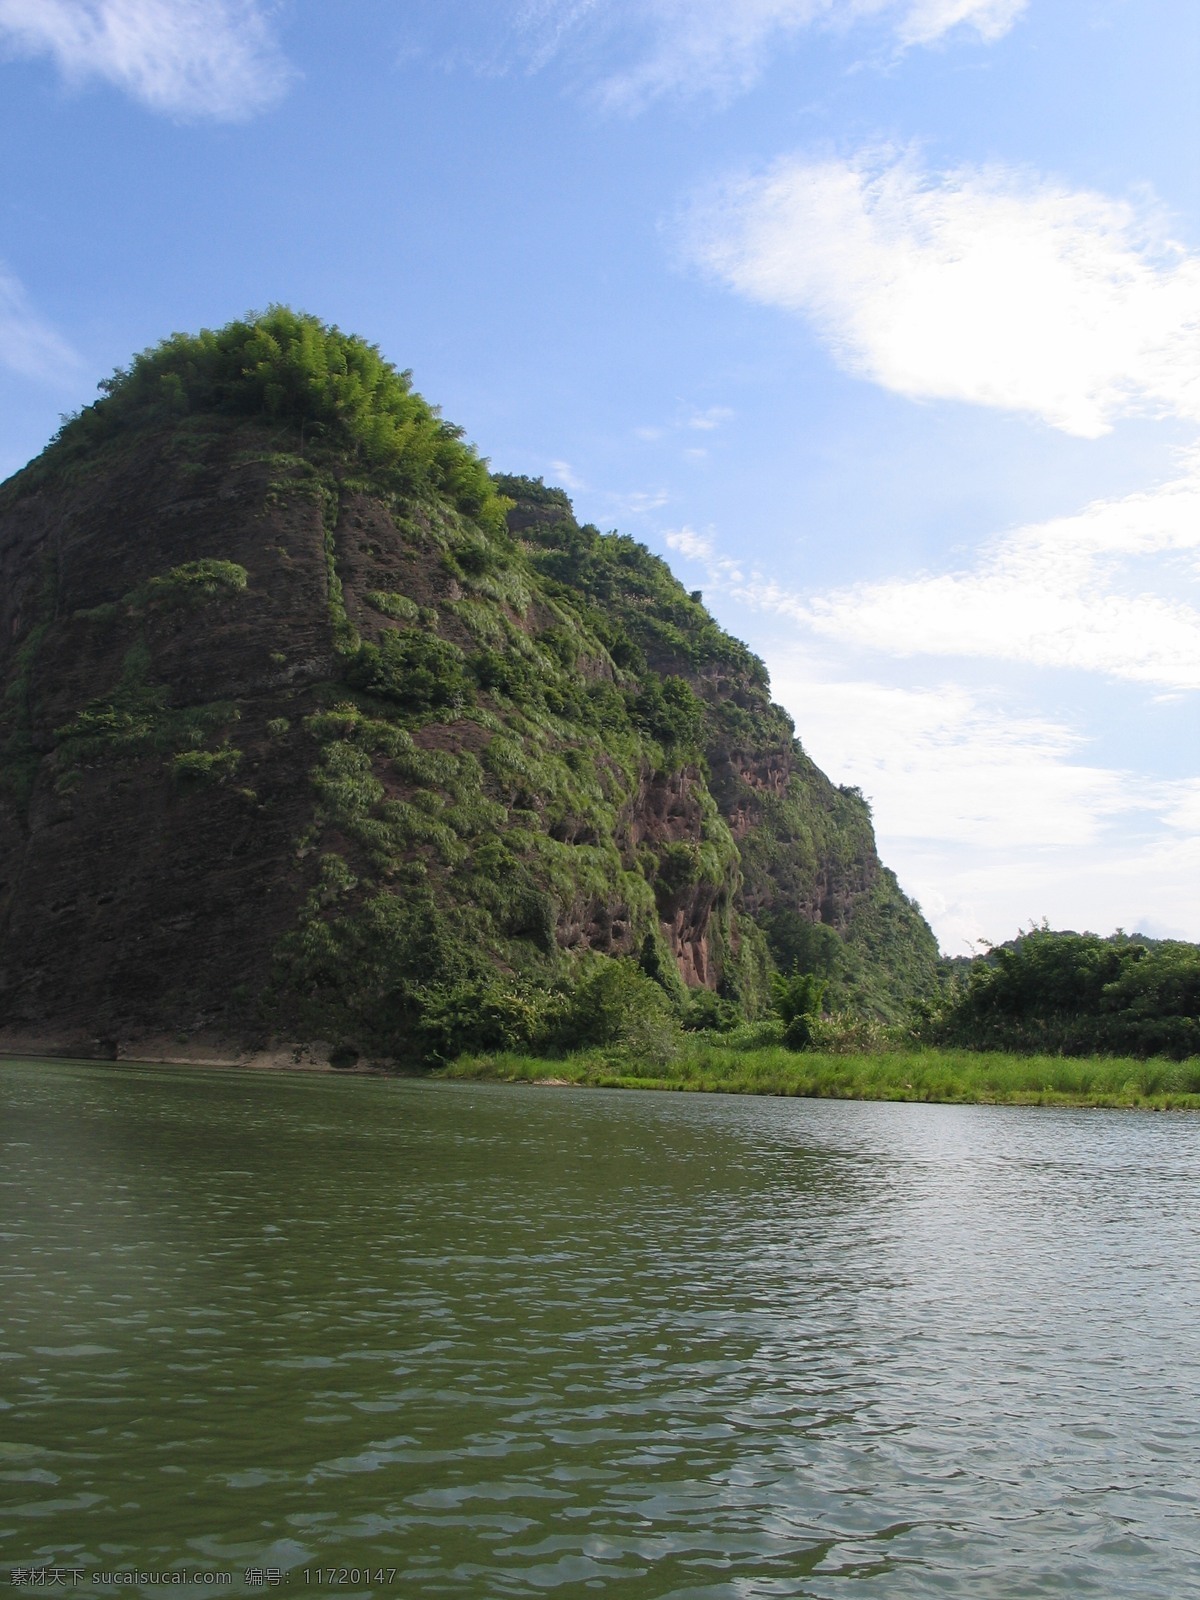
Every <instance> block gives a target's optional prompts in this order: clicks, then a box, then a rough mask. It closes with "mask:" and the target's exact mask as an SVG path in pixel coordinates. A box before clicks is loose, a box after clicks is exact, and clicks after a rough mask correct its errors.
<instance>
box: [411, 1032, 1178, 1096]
mask: <svg viewBox="0 0 1200 1600" xmlns="http://www.w3.org/2000/svg"><path fill="white" fill-rule="evenodd" d="M438 1076H439V1077H443V1078H454V1079H468V1080H476V1081H491V1082H499V1083H559V1084H574V1085H578V1086H580V1087H583V1086H586V1087H590V1088H606V1089H676V1090H679V1089H689V1090H700V1091H703V1092H707V1093H712V1094H767V1095H799V1096H804V1097H808V1098H816V1099H829V1100H910V1101H914V1100H915V1101H927V1102H937V1103H940V1104H946V1105H1039V1106H1115V1107H1140V1108H1143V1109H1148V1110H1158V1111H1200V1058H1197V1057H1193V1058H1192V1059H1191V1060H1189V1061H1168V1060H1164V1059H1161V1058H1154V1059H1152V1060H1149V1061H1138V1060H1133V1059H1128V1058H1122V1057H1117V1056H1080V1057H1070V1056H1018V1055H1008V1054H1000V1053H998V1052H997V1053H990V1052H988V1053H985V1052H982V1051H978V1052H977V1051H971V1050H932V1049H931V1050H883V1051H870V1052H863V1053H861V1054H857V1055H837V1056H833V1055H823V1054H820V1053H818V1052H816V1051H804V1052H796V1051H792V1050H788V1049H785V1048H784V1047H783V1046H780V1045H768V1046H765V1047H762V1048H758V1049H749V1050H747V1049H744V1048H743V1049H737V1048H730V1047H729V1046H728V1045H726V1046H722V1045H721V1043H720V1042H719V1036H713V1035H711V1034H710V1035H706V1036H702V1038H699V1039H698V1040H697V1042H696V1043H692V1042H691V1041H690V1040H689V1041H688V1042H687V1043H685V1044H684V1046H683V1048H682V1049H681V1050H680V1052H679V1053H678V1055H676V1056H675V1057H674V1058H673V1059H671V1060H669V1061H667V1062H664V1063H662V1064H657V1063H653V1062H648V1061H639V1060H636V1059H634V1058H632V1057H631V1056H629V1055H627V1054H625V1053H623V1052H621V1051H619V1050H612V1049H610V1050H603V1049H594V1050H581V1051H578V1052H575V1053H573V1054H571V1055H568V1056H565V1057H563V1058H562V1059H559V1060H548V1059H546V1058H544V1057H537V1056H528V1055H520V1054H517V1053H504V1054H495V1055H477V1056H463V1057H461V1058H460V1059H459V1060H457V1061H454V1062H451V1063H450V1064H449V1065H448V1066H446V1067H443V1068H442V1069H441V1070H440V1072H439V1073H438Z"/></svg>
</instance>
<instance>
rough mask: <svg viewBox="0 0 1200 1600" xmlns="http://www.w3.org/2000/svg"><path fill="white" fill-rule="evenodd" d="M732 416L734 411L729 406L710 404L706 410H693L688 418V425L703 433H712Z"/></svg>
mask: <svg viewBox="0 0 1200 1600" xmlns="http://www.w3.org/2000/svg"><path fill="white" fill-rule="evenodd" d="M732 416H733V412H732V410H731V409H730V407H729V406H709V407H707V409H706V410H704V411H693V412H692V414H691V416H689V417H688V419H687V426H688V427H689V428H696V429H698V430H699V431H700V432H701V433H711V432H712V431H713V430H714V429H715V428H719V427H720V426H721V424H722V423H724V422H728V421H729V419H730V418H731V417H732Z"/></svg>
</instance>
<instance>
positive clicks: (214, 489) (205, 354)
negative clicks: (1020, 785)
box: [0, 307, 937, 1060]
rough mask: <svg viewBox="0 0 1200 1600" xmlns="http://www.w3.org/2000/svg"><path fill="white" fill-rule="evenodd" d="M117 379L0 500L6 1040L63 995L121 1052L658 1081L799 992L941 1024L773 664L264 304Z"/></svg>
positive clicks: (311, 327) (928, 950)
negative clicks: (554, 1062) (678, 1049)
mask: <svg viewBox="0 0 1200 1600" xmlns="http://www.w3.org/2000/svg"><path fill="white" fill-rule="evenodd" d="M102 388H103V389H104V391H105V392H104V395H103V397H102V398H101V399H100V400H98V401H97V402H96V403H95V405H93V406H90V407H87V408H86V409H85V410H84V411H83V412H81V413H80V414H79V415H78V416H77V417H75V418H74V419H71V420H69V421H68V422H67V423H65V424H64V427H63V429H62V430H61V432H60V434H59V435H58V437H57V439H56V440H55V441H54V442H53V443H52V444H51V445H50V446H49V447H48V449H47V450H46V452H45V453H44V454H43V456H42V457H40V458H39V460H38V461H37V462H35V463H33V464H32V465H31V467H29V468H28V469H26V471H25V472H24V473H22V474H18V476H17V477H16V478H15V479H13V480H11V481H10V483H9V484H8V485H7V486H6V487H5V488H4V489H3V490H0V577H3V578H4V579H5V580H6V582H7V590H6V591H4V590H3V589H0V638H3V639H4V641H5V643H4V645H3V647H0V649H2V654H0V669H2V670H3V673H4V677H5V682H6V684H7V692H8V698H7V700H6V702H5V710H4V713H3V724H2V726H0V741H3V742H4V743H3V748H4V749H5V751H6V752H7V753H6V755H5V758H4V764H5V768H6V771H7V775H8V782H7V788H6V789H5V791H4V792H5V793H6V795H7V799H6V800H5V801H4V802H3V803H2V804H0V836H2V837H0V843H2V844H3V846H4V848H5V851H6V854H7V858H8V859H9V860H10V861H11V862H12V863H13V865H12V869H11V871H10V872H9V874H8V876H7V877H6V879H5V881H4V882H3V884H0V939H2V940H3V947H4V959H3V961H0V970H3V973H4V979H3V983H4V985H5V987H4V988H3V990H2V991H0V1006H2V1007H3V1022H5V1023H7V1024H8V1025H9V1026H20V1027H24V1028H27V1029H36V1028H38V1027H48V1026H52V1025H53V1021H54V1017H55V1009H56V1007H57V1008H59V1009H60V1010H61V1008H62V1006H63V985H64V979H65V975H66V973H67V972H68V971H69V972H70V973H71V974H72V983H73V987H72V988H71V990H70V993H71V997H72V1004H73V1005H74V1006H75V1012H76V1015H77V1017H78V1026H80V1027H86V1028H89V1029H94V1030H95V1031H96V1032H98V1033H102V1034H105V1035H107V1036H115V1037H120V1036H122V1034H123V1033H131V1034H134V1033H138V1032H141V1033H146V1032H153V1031H156V1030H157V1031H170V1032H172V1033H175V1034H177V1033H179V1032H180V1031H181V1030H182V1031H183V1032H185V1033H186V1032H187V1031H189V1030H194V1029H205V1028H207V1029H211V1030H222V1031H225V1032H227V1033H238V1034H241V1035H242V1036H244V1037H254V1038H266V1037H268V1036H272V1035H273V1036H275V1037H292V1038H298V1037H304V1038H313V1037H316V1038H320V1039H324V1040H326V1041H328V1042H329V1043H330V1044H331V1045H333V1046H334V1047H335V1049H336V1051H337V1052H338V1055H339V1059H343V1060H350V1059H353V1058H354V1057H355V1055H356V1054H362V1055H367V1056H371V1057H378V1058H393V1059H414V1058H419V1059H425V1060H437V1059H446V1058H448V1057H450V1056H452V1055H453V1054H455V1053H456V1052H457V1051H459V1050H461V1049H464V1048H472V1049H496V1048H506V1047H519V1048H537V1049H560V1050H561V1049H563V1048H566V1047H568V1046H569V1045H571V1044H580V1043H591V1044H594V1045H596V1046H597V1047H603V1046H607V1045H610V1044H612V1043H613V1042H614V1041H624V1043H625V1044H626V1045H627V1046H629V1047H630V1048H636V1049H638V1050H642V1051H644V1052H646V1053H647V1054H648V1056H651V1057H653V1056H654V1055H655V1054H658V1055H659V1056H662V1055H663V1054H664V1052H667V1053H669V1048H671V1046H670V1040H671V1039H672V1038H673V1037H675V1034H676V1033H677V1030H678V1028H679V1027H680V1026H684V1027H694V1026H713V1025H716V1026H730V1025H732V1024H734V1023H735V1022H737V1021H738V1019H740V1018H751V1019H752V1018H754V1017H760V1016H764V1015H766V1014H767V1013H768V1011H769V1010H770V1007H771V978H772V974H773V973H779V972H782V973H784V974H787V975H793V976H794V975H796V974H799V975H801V976H804V975H806V974H807V975H811V976H812V978H813V980H814V984H815V985H816V986H817V987H819V988H821V989H823V992H824V995H825V1001H826V1004H827V1005H828V1006H831V1007H833V1008H834V1009H836V1010H839V1011H845V1012H852V1013H856V1014H859V1015H862V1016H865V1017H876V1018H884V1019H886V1018H895V1017H898V1016H901V1015H903V1014H905V1012H906V1011H907V1008H908V1006H909V1005H910V1003H911V1002H912V1001H913V1000H916V999H921V998H923V999H925V1000H927V1001H931V1000H932V999H933V997H934V994H935V990H936V962H937V952H936V947H935V945H934V941H933V938H932V935H931V934H930V932H929V930H928V928H927V926H926V925H925V923H924V921H923V919H922V918H921V916H920V913H919V911H918V910H917V908H916V907H915V906H914V905H913V904H912V903H911V902H910V901H909V900H907V899H906V898H905V896H904V895H903V894H902V893H901V892H900V890H899V888H898V886H897V884H896V881H895V879H894V877H893V876H892V875H891V874H890V873H889V872H888V871H887V870H886V869H885V868H883V867H882V866H881V865H880V863H879V860H878V857H877V855H876V853H875V847H874V839H873V834H872V829H871V821H870V815H869V812H868V809H867V806H866V804H865V802H864V801H863V799H862V796H861V795H860V794H859V793H858V792H857V791H855V790H853V789H844V788H838V787H836V786H835V785H833V784H831V783H830V782H829V780H828V779H827V778H826V777H825V776H824V775H823V774H822V773H821V772H819V771H818V769H817V768H816V767H815V766H814V765H813V763H812V762H811V761H810V760H809V759H808V757H807V756H806V755H805V753H804V751H803V749H802V747H801V746H800V744H799V743H798V742H797V740H796V738H795V734H794V730H793V727H792V724H791V721H790V719H789V718H788V716H787V715H786V713H785V712H784V711H783V710H782V709H781V708H780V707H778V706H776V705H774V704H773V703H772V702H771V699H770V695H769V691H768V684H767V675H766V671H765V668H764V667H763V664H762V662H761V661H759V660H758V659H757V658H756V657H755V656H754V655H752V654H751V652H750V651H749V650H747V648H746V647H745V646H744V645H743V644H741V643H740V642H738V641H737V640H735V639H733V638H731V637H730V636H729V635H728V634H726V633H725V632H724V631H723V630H722V629H721V628H720V627H719V626H718V624H717V623H716V622H715V621H714V620H713V618H712V617H711V616H710V614H709V613H708V611H707V610H706V609H705V607H704V606H703V604H702V603H701V601H700V599H699V597H698V596H697V595H690V594H688V593H687V592H686V591H685V590H684V589H683V588H682V586H681V585H680V584H679V583H678V581H677V580H676V579H675V578H674V576H673V575H672V574H671V572H670V570H669V569H668V567H667V566H666V565H665V563H664V562H662V561H661V560H660V559H659V558H658V557H656V556H654V555H653V554H652V553H651V552H650V551H648V550H647V549H646V548H645V547H644V546H642V545H640V544H638V543H636V542H635V541H634V540H632V539H629V538H626V537H623V536H621V535H619V534H616V533H602V532H601V531H600V530H599V529H597V528H594V527H590V526H580V525H579V523H578V522H577V521H576V519H575V516H574V514H573V511H572V508H571V504H570V502H569V501H568V499H567V497H566V496H565V495H564V494H563V493H562V492H561V491H560V490H557V489H552V488H548V487H546V486H545V485H544V484H542V483H541V482H540V481H534V480H530V479H525V478H514V477H495V478H493V477H492V476H490V475H489V473H488V471H487V468H486V464H485V463H484V462H483V461H482V460H481V458H480V457H479V456H478V455H476V454H475V452H474V451H473V450H472V449H471V447H470V446H469V445H467V444H466V443H465V442H464V440H463V438H462V434H461V431H460V430H459V429H457V428H454V427H451V426H450V425H448V424H446V423H445V422H443V421H442V419H441V418H440V417H439V416H438V414H437V412H436V410H434V408H432V407H430V406H429V405H427V404H426V403H425V402H424V401H423V400H422V399H421V398H420V397H419V396H418V395H416V394H414V393H413V391H412V389H411V386H410V383H409V380H408V376H407V374H403V373H399V372H397V371H396V370H395V369H394V368H392V367H391V366H390V365H389V364H388V363H387V362H386V361H384V360H383V358H382V357H381V356H380V355H379V353H378V351H377V350H375V349H374V347H372V346H370V345H367V344H365V343H364V342H363V341H362V340H359V339H355V338H352V337H349V336H346V335H344V334H342V333H340V332H339V331H338V330H337V329H331V328H328V327H325V326H323V325H321V324H320V323H318V322H317V321H316V320H315V319H313V318H309V317H304V316H299V315H297V314H295V313H293V312H290V311H288V310H286V309H283V308H278V307H276V308H273V309H272V310H270V311H268V312H267V313H265V314H264V315H262V316H259V317H251V318H247V319H245V320H243V321H240V322H235V323H232V324H230V325H229V326H228V327H227V328H224V329H221V330H219V331H217V332H215V333H214V332H206V333H202V334H200V335H198V336H195V337H192V336H184V335H175V336H174V337H172V338H171V339H169V340H167V341H166V342H165V343H164V344H162V345H161V346H159V347H157V348H156V349H154V350H151V351H148V352H146V353H144V354H143V355H141V356H139V357H137V358H136V359H135V361H134V362H133V363H132V364H131V366H130V368H129V369H128V371H125V372H118V373H117V374H115V375H114V377H113V378H112V379H111V380H109V381H108V382H107V383H106V384H104V385H103V386H102ZM235 740H236V743H235ZM147 848H148V850H149V859H153V860H156V861H158V862H159V863H160V869H159V872H158V875H157V876H154V877H151V876H145V875H143V876H139V875H138V874H137V873H136V872H132V871H131V863H132V862H133V861H134V859H135V858H136V856H137V854H138V852H139V851H141V852H142V853H145V851H146V850H147ZM81 861H86V862H87V863H88V866H87V868H86V869H85V871H84V873H83V874H82V877H81V876H80V875H79V872H78V865H79V862H81ZM38 903H40V904H42V905H59V904H62V905H64V906H65V905H68V904H69V905H70V906H71V907H72V918H71V919H70V921H69V922H65V921H64V922H60V923H59V925H58V926H57V927H54V928H51V927H50V925H49V923H48V921H47V919H46V917H45V915H42V916H41V917H40V918H39V915H38V913H37V911H36V909H35V906H36V905H37V904H38ZM214 929H215V930H216V931H215V932H214ZM89 939H91V940H93V941H94V940H97V939H100V940H103V941H105V945H104V948H103V950H102V952H100V953H97V952H96V950H95V948H94V945H93V944H89V943H88V940H89ZM813 992H816V989H815V988H814V990H813Z"/></svg>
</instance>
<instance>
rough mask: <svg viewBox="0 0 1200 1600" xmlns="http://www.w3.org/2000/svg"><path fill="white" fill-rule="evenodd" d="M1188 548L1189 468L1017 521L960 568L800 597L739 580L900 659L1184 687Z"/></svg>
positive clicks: (818, 623) (1194, 644)
mask: <svg viewBox="0 0 1200 1600" xmlns="http://www.w3.org/2000/svg"><path fill="white" fill-rule="evenodd" d="M1198 551H1200V473H1197V474H1193V475H1189V476H1187V477H1185V478H1182V479H1180V480H1178V481H1177V482H1174V483H1170V484H1166V485H1164V486H1163V487H1161V488H1159V489H1158V490H1155V491H1150V492H1147V493H1143V494H1135V495H1130V496H1128V497H1126V498H1125V499H1123V500H1116V501H1098V502H1096V503H1095V504H1094V505H1091V506H1088V507H1087V508H1086V509H1085V510H1084V511H1082V512H1080V513H1079V514H1078V515H1077V516H1073V517H1060V518H1056V519H1054V520H1053V521H1050V522H1044V523H1037V524H1034V525H1032V526H1030V527H1026V528H1020V529H1018V530H1017V531H1016V532H1014V533H1010V534H1007V535H1005V536H1004V537H1002V538H1000V539H998V540H996V541H994V543H993V544H992V546H991V547H990V549H988V550H986V551H985V553H984V555H983V558H982V560H981V561H980V562H979V563H978V564H977V565H976V566H974V567H971V568H968V569H966V570H963V571H959V572H950V573H943V574H938V575H920V576H917V577H912V578H894V579H890V580H887V581H885V582H882V583H866V584H857V585H854V586H852V587H849V588H845V589H839V590H834V591H831V592H829V593H826V594H821V595H815V596H812V597H809V598H806V597H802V596H797V595H792V594H789V593H787V592H786V591H784V590H782V589H780V588H779V587H778V586H777V585H771V584H769V583H764V582H762V581H759V582H758V583H757V584H750V585H746V586H743V589H744V596H745V598H747V599H750V600H752V601H753V602H754V603H757V604H758V605H760V606H763V607H764V608H766V609H770V610H776V611H780V612H783V613H784V614H786V615H789V616H793V617H795V618H797V619H798V620H801V621H804V622H806V623H807V624H808V625H809V626H810V627H811V628H813V629H814V630H815V631H816V632H817V633H820V634H824V635H826V636H829V637H834V638H837V639H840V640H842V641H843V642H847V643H853V644H857V645H865V646H867V647H869V648H871V649H876V650H886V651H889V652H891V653H892V654H894V655H898V656H914V655H943V656H962V657H976V658H990V659H993V660H1007V661H1017V662H1027V663H1030V664H1032V665H1035V666H1042V667H1068V668H1075V669H1079V670H1083V671H1088V672H1100V673H1104V674H1106V675H1108V676H1111V677H1115V678H1124V679H1127V680H1130V681H1133V682H1137V683H1147V684H1156V685H1161V686H1163V687H1165V688H1168V689H1172V690H1192V689H1198V688H1200V605H1198V604H1197V602H1198V601H1200V589H1198V588H1197V585H1196V582H1195V575H1196V555H1197V552H1198ZM1148 586H1149V587H1148ZM1155 588H1157V591H1158V592H1154V590H1155ZM1189 593H1190V596H1191V598H1189Z"/></svg>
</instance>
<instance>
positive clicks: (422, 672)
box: [345, 629, 472, 715]
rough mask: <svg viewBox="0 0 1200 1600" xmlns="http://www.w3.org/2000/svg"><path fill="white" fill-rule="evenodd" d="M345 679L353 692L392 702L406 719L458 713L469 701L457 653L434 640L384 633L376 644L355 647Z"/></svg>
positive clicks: (454, 647) (455, 648) (445, 642)
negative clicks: (361, 691)
mask: <svg viewBox="0 0 1200 1600" xmlns="http://www.w3.org/2000/svg"><path fill="white" fill-rule="evenodd" d="M345 676H346V681H347V683H349V684H351V685H352V686H353V687H354V688H356V689H365V690H366V691H367V693H368V694H374V695H378V696H379V697H380V699H383V700H391V701H394V702H395V703H396V704H397V705H399V706H401V707H403V709H404V710H405V711H406V712H408V713H409V714H411V715H421V714H423V713H426V712H429V711H434V710H438V709H441V708H450V709H453V710H459V709H461V708H462V707H463V706H464V705H466V704H467V703H468V701H469V700H470V699H471V697H472V695H471V682H470V679H469V678H468V677H467V672H466V665H465V661H464V657H463V653H462V651H461V650H460V649H459V648H458V646H457V645H453V644H450V643H449V641H448V640H445V639H441V638H439V637H438V636H437V634H429V633H401V632H400V631H399V630H397V629H389V630H388V631H387V632H386V633H385V634H384V635H383V638H382V639H381V640H380V642H379V644H377V645H374V644H362V645H359V647H358V649H357V650H356V651H355V653H354V655H353V656H351V657H350V658H349V660H348V661H347V664H346V667H345Z"/></svg>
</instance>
